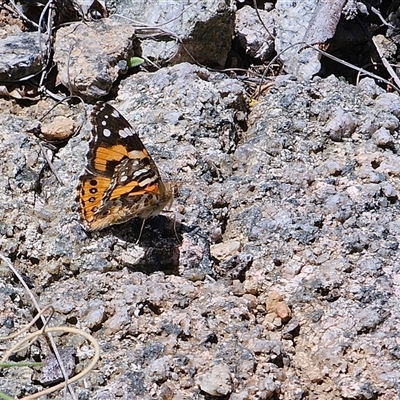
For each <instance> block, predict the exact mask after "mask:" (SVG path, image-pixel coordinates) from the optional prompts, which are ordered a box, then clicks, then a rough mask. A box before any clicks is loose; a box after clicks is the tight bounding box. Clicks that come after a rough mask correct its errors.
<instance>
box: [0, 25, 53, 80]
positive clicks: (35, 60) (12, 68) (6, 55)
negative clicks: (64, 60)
mask: <svg viewBox="0 0 400 400" xmlns="http://www.w3.org/2000/svg"><path fill="white" fill-rule="evenodd" d="M41 44H42V46H45V45H46V40H45V38H44V35H43V37H42V43H41ZM0 54H1V61H0V81H2V82H15V81H18V80H19V79H21V78H27V77H28V76H32V75H35V74H37V73H38V72H40V71H41V70H42V67H43V65H44V63H45V59H43V58H42V56H41V55H40V47H39V35H38V33H37V32H20V33H18V34H15V35H10V36H7V37H6V38H3V39H0Z"/></svg>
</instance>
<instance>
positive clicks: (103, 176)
mask: <svg viewBox="0 0 400 400" xmlns="http://www.w3.org/2000/svg"><path fill="white" fill-rule="evenodd" d="M91 124H92V139H91V141H90V143H89V151H88V153H87V165H86V168H85V171H84V172H83V174H82V175H81V177H80V178H79V186H78V195H77V202H78V204H79V214H80V218H81V223H82V225H83V227H84V228H85V229H86V230H87V231H96V230H100V229H104V228H106V227H108V226H110V225H114V224H122V223H123V222H126V221H128V220H130V219H131V218H135V217H139V218H142V219H143V220H146V219H147V218H150V217H153V216H155V215H157V214H159V213H160V212H161V211H162V210H163V209H164V208H165V207H166V206H170V205H171V204H172V201H173V191H172V188H171V185H170V184H169V183H164V182H163V181H162V179H161V176H160V173H159V171H158V169H157V167H156V165H155V163H154V161H153V159H152V158H151V157H150V154H149V153H148V151H147V150H146V148H145V146H144V145H143V143H142V141H141V140H140V139H139V136H138V135H137V133H136V132H135V131H134V130H133V128H132V127H131V125H130V124H129V122H128V121H127V120H126V119H125V118H124V117H123V116H122V115H121V114H120V113H119V112H118V111H117V110H116V109H115V108H114V107H112V106H111V105H109V104H107V103H103V102H99V103H97V104H96V105H95V106H94V107H93V111H92V114H91ZM142 227H143V226H142Z"/></svg>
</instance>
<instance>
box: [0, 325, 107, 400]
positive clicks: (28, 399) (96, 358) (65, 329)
mask: <svg viewBox="0 0 400 400" xmlns="http://www.w3.org/2000/svg"><path fill="white" fill-rule="evenodd" d="M50 332H60V333H65V332H68V333H73V334H76V335H81V336H83V337H84V338H85V339H86V340H87V341H88V342H90V343H91V344H92V345H93V347H94V349H95V353H94V355H93V360H92V361H91V362H90V364H89V365H88V366H87V367H86V368H85V369H84V370H83V371H82V372H80V373H79V374H78V375H75V376H74V377H72V378H70V379H67V381H64V382H62V383H60V384H58V385H56V386H52V387H51V388H48V389H45V390H42V391H41V392H38V393H35V394H33V395H29V396H26V397H23V398H22V399H21V400H33V399H38V398H39V397H41V396H45V395H48V394H50V393H53V392H55V391H57V390H60V389H64V388H65V387H66V386H67V385H69V384H71V383H74V382H76V381H78V380H80V379H81V378H83V377H84V376H85V375H87V374H88V373H89V372H90V371H91V370H92V369H93V368H94V366H95V365H96V363H97V361H99V358H100V346H99V344H98V343H97V341H96V340H95V339H94V337H93V336H91V335H89V334H88V333H86V332H84V331H82V330H79V329H76V328H70V327H67V326H60V327H51V328H48V327H45V326H44V327H43V328H42V329H41V330H39V331H37V332H34V333H31V334H30V335H29V336H27V337H25V338H24V339H22V340H20V341H19V342H18V343H17V344H15V345H14V346H13V347H12V348H11V349H10V350H8V351H7V353H6V354H5V355H4V356H3V358H2V360H1V362H5V361H6V360H7V359H8V357H10V355H11V354H12V353H14V352H15V351H17V350H18V349H19V348H20V347H21V346H22V345H24V344H25V343H26V342H29V341H31V340H33V339H35V338H37V337H38V336H41V335H45V334H47V335H48V336H49V333H50Z"/></svg>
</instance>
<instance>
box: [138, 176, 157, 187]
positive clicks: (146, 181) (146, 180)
mask: <svg viewBox="0 0 400 400" xmlns="http://www.w3.org/2000/svg"><path fill="white" fill-rule="evenodd" d="M154 181H155V179H154V177H152V178H147V179H145V180H144V181H142V182H139V186H140V187H145V186H147V185H150V184H151V183H153V182H154Z"/></svg>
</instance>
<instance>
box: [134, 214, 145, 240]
mask: <svg viewBox="0 0 400 400" xmlns="http://www.w3.org/2000/svg"><path fill="white" fill-rule="evenodd" d="M145 223H146V219H143V222H142V226H141V228H140V232H139V237H138V239H137V241H136V244H139V240H140V238H141V237H142V232H143V228H144V224H145Z"/></svg>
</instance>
